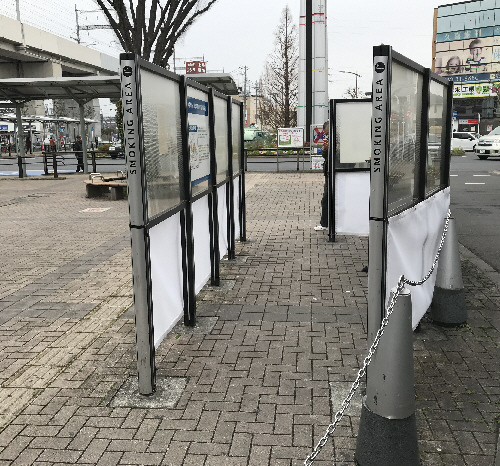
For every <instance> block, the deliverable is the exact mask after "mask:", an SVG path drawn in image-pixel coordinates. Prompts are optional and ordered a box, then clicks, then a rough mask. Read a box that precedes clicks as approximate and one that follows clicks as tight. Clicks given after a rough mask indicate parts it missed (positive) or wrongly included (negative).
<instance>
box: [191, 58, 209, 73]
mask: <svg viewBox="0 0 500 466" xmlns="http://www.w3.org/2000/svg"><path fill="white" fill-rule="evenodd" d="M206 72H207V64H206V63H205V62H204V61H187V62H186V74H200V73H206Z"/></svg>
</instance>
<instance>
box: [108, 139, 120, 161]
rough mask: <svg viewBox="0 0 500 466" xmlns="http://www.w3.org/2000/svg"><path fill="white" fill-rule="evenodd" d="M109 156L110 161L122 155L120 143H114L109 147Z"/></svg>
mask: <svg viewBox="0 0 500 466" xmlns="http://www.w3.org/2000/svg"><path fill="white" fill-rule="evenodd" d="M108 150H109V155H111V158H112V159H116V158H117V157H118V156H119V155H122V152H123V148H122V143H121V142H120V141H117V142H114V143H113V144H111V145H110V146H109V149H108Z"/></svg>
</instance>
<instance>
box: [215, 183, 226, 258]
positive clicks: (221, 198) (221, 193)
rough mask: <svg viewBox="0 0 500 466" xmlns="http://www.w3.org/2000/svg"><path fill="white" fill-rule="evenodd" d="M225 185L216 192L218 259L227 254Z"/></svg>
mask: <svg viewBox="0 0 500 466" xmlns="http://www.w3.org/2000/svg"><path fill="white" fill-rule="evenodd" d="M226 188H227V185H222V186H220V187H219V188H218V190H217V195H218V213H217V214H218V217H219V249H220V258H221V259H222V258H223V257H224V256H225V255H226V254H227V248H228V242H227V203H226Z"/></svg>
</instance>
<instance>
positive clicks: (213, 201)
mask: <svg viewBox="0 0 500 466" xmlns="http://www.w3.org/2000/svg"><path fill="white" fill-rule="evenodd" d="M208 121H209V128H210V129H209V131H210V189H211V191H212V192H211V193H210V194H209V196H208V197H209V199H208V209H209V227H210V262H211V284H212V286H219V285H220V245H219V215H218V212H219V198H218V193H217V147H216V144H217V141H216V140H215V106H214V90H213V88H210V89H209V90H208Z"/></svg>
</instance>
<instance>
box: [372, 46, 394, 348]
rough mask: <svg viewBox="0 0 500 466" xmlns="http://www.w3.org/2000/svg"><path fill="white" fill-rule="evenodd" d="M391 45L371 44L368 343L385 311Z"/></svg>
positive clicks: (378, 326)
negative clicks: (373, 45)
mask: <svg viewBox="0 0 500 466" xmlns="http://www.w3.org/2000/svg"><path fill="white" fill-rule="evenodd" d="M391 62H392V49H391V47H390V46H387V45H381V46H376V47H374V48H373V67H374V71H373V102H372V153H371V164H370V220H369V248H368V264H369V267H368V342H367V343H368V347H370V346H371V344H372V342H373V340H374V337H375V334H376V333H377V331H378V329H379V328H380V324H381V322H382V318H383V315H384V312H385V311H384V303H385V293H386V289H385V288H386V284H385V275H386V257H385V251H384V250H385V248H386V244H385V242H386V237H387V235H386V230H387V179H388V169H389V164H388V163H387V156H388V150H389V130H390V127H389V124H390V123H389V122H390V111H391V104H390V101H389V95H390V85H391V77H392V76H391V69H390V64H391Z"/></svg>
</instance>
